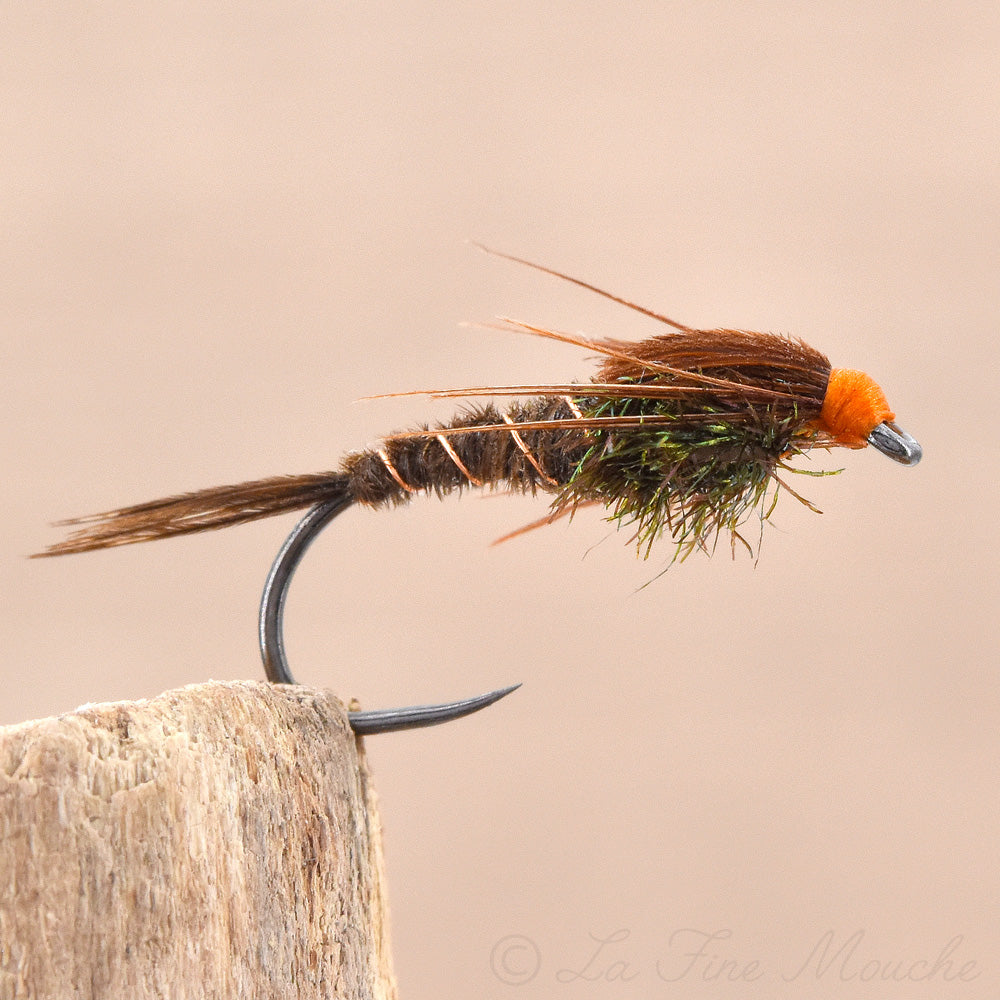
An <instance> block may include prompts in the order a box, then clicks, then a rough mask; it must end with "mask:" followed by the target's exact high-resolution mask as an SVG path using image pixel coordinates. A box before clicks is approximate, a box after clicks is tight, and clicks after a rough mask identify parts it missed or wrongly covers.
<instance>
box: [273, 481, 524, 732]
mask: <svg viewBox="0 0 1000 1000" xmlns="http://www.w3.org/2000/svg"><path fill="white" fill-rule="evenodd" d="M353 502H354V499H353V497H351V495H350V494H349V493H348V492H346V491H345V492H344V493H342V494H341V495H339V496H337V497H335V498H334V499H332V500H326V501H324V502H323V503H319V504H317V505H316V506H315V507H313V508H312V509H311V510H310V511H309V512H308V513H307V514H306V515H305V517H303V518H302V520H300V521H299V523H298V524H297V525H296V526H295V527H294V528H293V529H292V532H291V534H290V535H289V536H288V538H286V539H285V543H284V545H282V546H281V549H280V550H279V552H278V555H277V556H276V557H275V560H274V563H273V564H272V566H271V571H270V572H269V573H268V575H267V580H266V581H265V583H264V592H263V594H262V595H261V600H260V618H259V621H258V637H259V640H260V653H261V658H262V659H263V661H264V673H265V675H266V676H267V679H268V680H269V681H270V682H271V683H272V684H295V683H296V681H295V678H294V677H293V676H292V672H291V670H290V669H289V666H288V658H287V657H286V655H285V638H284V615H285V598H286V597H287V596H288V585H289V584H290V583H291V580H292V575H293V574H294V573H295V570H296V568H297V567H298V565H299V562H300V561H301V560H302V556H303V555H305V552H306V549H308V548H309V546H310V545H311V544H312V542H313V541H314V540H315V538H316V536H317V535H318V534H319V533H320V532H321V531H322V530H323V529H324V528H325V527H326V526H327V525H328V524H329V523H330V522H331V521H332V520H333V519H334V518H335V517H336V516H337V515H338V514H340V513H342V512H343V511H345V510H347V508H348V507H350V506H351V505H352V504H353ZM520 686H521V685H520V684H514V685H511V686H510V687H506V688H499V689H498V690H496V691H490V692H488V693H487V694H481V695H477V696H476V697H473V698H465V699H463V700H462V701H453V702H448V703H446V704H442V705H410V706H408V707H406V708H384V709H372V710H369V711H364V712H348V713H347V718H348V720H349V722H350V724H351V728H352V729H353V730H354V732H355V733H357V734H358V735H359V736H370V735H373V734H374V733H392V732H397V731H399V730H402V729H421V728H423V727H424V726H437V725H440V724H441V723H442V722H450V721H451V720H452V719H460V718H461V717H462V716H463V715H471V714H472V713H473V712H478V711H479V710H480V709H482V708H487V707H488V706H490V705H492V704H494V702H497V701H499V700H500V699H501V698H503V697H505V696H506V695H508V694H510V693H511V692H512V691H516V690H517V688H519V687H520Z"/></svg>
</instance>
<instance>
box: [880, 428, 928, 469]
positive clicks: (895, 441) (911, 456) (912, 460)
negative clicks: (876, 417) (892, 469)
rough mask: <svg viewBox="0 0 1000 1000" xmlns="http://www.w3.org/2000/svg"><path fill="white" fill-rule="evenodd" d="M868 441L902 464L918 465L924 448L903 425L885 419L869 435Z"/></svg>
mask: <svg viewBox="0 0 1000 1000" xmlns="http://www.w3.org/2000/svg"><path fill="white" fill-rule="evenodd" d="M868 443H869V444H870V445H872V447H874V448H877V449H878V450H879V451H880V452H882V454H883V455H888V456H889V458H891V459H892V460H893V461H894V462H899V463H900V465H916V464H917V462H919V461H920V459H921V458H923V456H924V449H923V448H921V447H920V445H919V444H918V443H917V441H916V440H915V439H914V438H912V437H910V435H909V434H907V433H906V431H904V430H903V429H902V428H901V427H898V426H897V425H896V424H894V423H892V421H890V420H884V421H883V422H882V423H880V424H879V425H878V426H877V427H876V428H875V429H874V430H873V431H872V432H871V434H869V435H868Z"/></svg>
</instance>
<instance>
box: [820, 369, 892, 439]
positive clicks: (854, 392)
mask: <svg viewBox="0 0 1000 1000" xmlns="http://www.w3.org/2000/svg"><path fill="white" fill-rule="evenodd" d="M895 419H896V414H895V413H893V412H892V410H890V409H889V404H888V402H887V401H886V398H885V393H884V392H882V390H881V388H880V387H879V385H878V383H877V382H876V381H875V380H874V379H873V378H872V377H871V375H866V374H865V373H864V372H859V371H853V370H852V369H850V368H834V369H833V371H831V372H830V381H829V383H828V385H827V387H826V395H825V396H824V397H823V409H822V411H821V412H820V415H819V425H820V427H821V428H822V429H823V430H825V431H826V432H827V433H828V434H830V435H831V436H832V437H834V438H836V440H837V443H838V444H842V445H846V446H847V447H849V448H863V447H864V446H865V445H866V444H867V442H868V435H869V434H871V432H872V431H873V430H874V429H875V428H876V427H877V426H878V425H879V424H881V423H882V422H883V421H886V420H895Z"/></svg>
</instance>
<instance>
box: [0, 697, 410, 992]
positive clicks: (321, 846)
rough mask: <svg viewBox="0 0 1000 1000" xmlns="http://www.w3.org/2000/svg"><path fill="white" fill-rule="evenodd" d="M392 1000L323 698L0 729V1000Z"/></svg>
mask: <svg viewBox="0 0 1000 1000" xmlns="http://www.w3.org/2000/svg"><path fill="white" fill-rule="evenodd" d="M71 996H72V997H77V998H95V1000H96V998H102V1000H110V998H117V997H123V998H124V997H128V998H130V1000H131V998H140V997H170V998H185V997H199V998H208V997H220V998H221V997H226V998H233V997H247V998H249V997H281V998H283V1000H285V998H290V997H302V998H305V997H331V996H336V997H344V998H348V1000H355V998H358V1000H361V998H373V1000H383V998H385V1000H393V998H395V996H396V988H395V982H394V980H393V975H392V968H391V960H390V955H389V939H388V930H387V905H386V897H385V876H384V871H383V862H382V844H381V833H380V826H379V816H378V808H377V803H376V799H375V794H374V792H373V790H372V787H371V779H370V775H369V772H368V768H367V765H366V762H365V757H364V752H363V749H362V748H361V746H360V743H359V741H356V740H355V737H354V734H353V733H352V732H351V730H350V728H349V726H348V724H347V717H346V713H345V711H344V707H343V705H341V703H340V702H339V701H338V700H337V699H336V698H335V697H333V695H331V694H328V693H326V692H322V691H316V690H312V689H309V688H303V687H274V686H271V685H267V684H257V683H214V682H213V683H207V684H199V685H193V686H191V687H187V688H183V689H181V690H177V691H169V692H167V693H166V694H163V695H161V696H160V697H158V698H153V699H151V700H149V701H140V702H128V703H118V704H107V705H88V706H84V707H83V708H80V709H79V710H77V711H76V712H73V713H70V714H68V715H64V716H61V717H59V718H53V719H42V720H39V721H37V722H28V723H24V724H21V725H17V726H10V727H6V728H4V729H0V997H3V998H15V997H71Z"/></svg>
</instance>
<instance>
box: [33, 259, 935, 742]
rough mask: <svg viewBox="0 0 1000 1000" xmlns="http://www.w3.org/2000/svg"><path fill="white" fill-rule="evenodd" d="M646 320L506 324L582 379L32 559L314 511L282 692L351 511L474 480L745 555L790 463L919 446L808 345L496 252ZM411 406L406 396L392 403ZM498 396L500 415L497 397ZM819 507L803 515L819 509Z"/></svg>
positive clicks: (851, 375)
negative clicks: (751, 525)
mask: <svg viewBox="0 0 1000 1000" xmlns="http://www.w3.org/2000/svg"><path fill="white" fill-rule="evenodd" d="M498 256H501V257H505V258H506V259H508V260H512V261H515V262H517V263H521V264H526V265H528V266H529V267H533V268H535V269H536V270H539V271H542V272H544V273H546V274H550V275H553V276H555V277H557V278H560V279H562V280H565V281H569V282H571V283H573V284H575V285H578V286H580V287H582V288H585V289H588V290H589V291H592V292H595V293H596V294H598V295H600V296H603V297H604V298H606V299H610V300H611V301H613V302H617V303H619V304H621V305H623V306H625V307H626V308H628V309H631V310H633V311H635V312H637V313H641V314H642V315H644V316H647V317H650V318H652V319H654V320H656V321H658V322H660V323H662V324H664V325H665V326H667V327H669V328H670V330H669V332H666V333H661V334H659V335H658V336H654V337H650V338H648V339H646V340H642V341H637V342H628V341H623V340H617V339H591V338H588V337H584V336H581V335H576V334H570V333H561V332H558V331H554V330H549V329H545V328H542V327H539V326H533V325H531V324H527V323H520V322H515V321H511V320H507V321H504V323H503V326H504V327H505V328H507V329H511V330H516V331H519V332H523V333H529V334H533V335H535V336H539V337H545V338H549V339H553V340H558V341H562V342H564V343H568V344H572V345H575V346H577V347H581V348H584V349H586V350H588V351H591V352H593V353H594V354H596V355H597V356H598V357H599V358H600V364H599V367H598V369H597V372H596V374H595V375H594V376H593V378H592V379H591V381H589V382H583V383H577V382H567V383H560V384H541V385H508V386H478V387H476V386H473V387H469V388H464V389H446V390H437V391H432V392H429V393H427V395H430V396H434V397H441V398H451V397H465V398H479V399H485V400H487V402H485V403H480V404H478V405H475V406H473V407H471V408H469V409H467V410H466V411H464V412H462V413H460V414H459V415H457V416H456V417H455V418H454V419H453V420H452V421H450V422H448V423H443V424H438V425H436V426H434V427H428V426H423V427H420V428H417V429H415V430H411V431H406V432H402V433H395V434H390V435H388V436H387V437H385V438H383V440H382V441H381V443H380V444H379V445H377V446H376V447H373V448H367V449H364V450H362V451H357V452H352V453H350V454H348V455H347V456H346V457H345V458H344V459H343V461H342V462H341V464H340V468H339V469H337V470H335V471H330V472H320V473H313V474H308V475H299V476H275V477H272V478H269V479H261V480H256V481H253V482H247V483H240V484H238V485H233V486H220V487H211V488H209V489H204V490H199V491H197V492H193V493H184V494H180V495H177V496H171V497H167V498H165V499H162V500H154V501H151V502H148V503H141V504H136V505H133V506H129V507H121V508H118V509H117V510H112V511H108V512H106V513H103V514H96V515H91V516H89V517H82V518H74V519H72V520H69V521H64V522H60V523H61V524H64V525H70V526H73V527H74V528H75V530H74V531H73V532H72V533H71V534H70V535H69V537H67V538H66V539H65V540H63V541H60V542H57V543H56V544H54V545H52V546H50V547H49V548H47V549H46V550H45V551H43V552H41V553H38V555H40V556H55V555H64V554H68V553H75V552H87V551H90V550H93V549H104V548H111V547H114V546H118V545H128V544H132V543H134V542H145V541H151V540H154V539H158V538H169V537H171V536H174V535H185V534H190V533H192V532H200V531H209V530H213V529H217V528H225V527H229V526H231V525H236V524H242V523H244V522H248V521H256V520H259V519H260V518H265V517H271V516H273V515H277V514H283V513H286V512H289V511H294V510H301V509H305V508H310V510H309V513H308V514H307V515H306V516H305V517H304V518H303V519H302V521H300V522H299V524H298V525H297V526H296V528H295V529H294V531H293V532H292V534H291V535H290V536H289V537H288V539H287V541H286V542H285V545H284V546H283V547H282V550H281V551H280V552H279V554H278V557H277V558H276V560H275V562H274V565H273V566H272V568H271V572H270V575H269V576H268V579H267V583H266V585H265V588H264V596H263V599H262V602H261V613H260V622H259V628H260V643H261V651H262V655H263V659H264V666H265V672H266V674H267V676H268V679H269V680H271V681H274V682H276V683H294V679H293V677H292V675H291V672H290V670H289V668H288V663H287V658H286V656H285V652H284V642H283V630H282V618H283V609H284V602H285V596H286V594H287V588H288V583H289V581H290V579H291V575H292V573H293V572H294V569H295V567H296V566H297V565H298V562H299V560H300V559H301V557H302V555H303V553H304V552H305V550H306V548H307V547H308V545H309V544H310V542H311V541H312V540H313V538H315V537H316V535H317V534H318V533H319V532H320V531H321V530H322V528H323V527H325V526H326V525H327V524H328V523H329V522H330V521H331V520H332V519H333V518H334V517H336V516H337V515H338V514H340V513H341V512H342V511H344V510H346V509H347V508H348V507H350V506H353V505H355V504H360V505H362V506H367V507H385V506H392V505H396V504H401V503H406V502H408V501H409V500H410V499H412V498H413V497H414V496H416V495H418V494H429V493H436V494H437V495H438V496H439V497H443V496H445V495H447V494H449V493H453V492H457V491H462V490H464V489H468V488H471V487H478V488H485V489H497V488H503V489H506V490H508V491H511V492H516V493H532V494H533V493H538V492H541V493H544V494H547V495H549V496H550V497H551V498H552V500H551V505H550V510H549V514H548V516H547V517H546V518H545V519H543V522H542V523H547V522H551V521H553V520H555V519H557V518H559V517H562V516H565V515H569V514H572V513H573V512H575V511H576V510H578V509H580V508H581V507H582V506H585V505H599V506H602V507H604V508H605V509H606V510H607V512H608V518H609V520H612V521H614V522H616V523H617V524H618V525H630V526H632V530H633V532H634V534H633V537H634V539H635V540H636V542H637V544H638V546H639V548H640V550H641V552H642V553H643V554H648V552H649V548H650V546H651V545H652V543H653V542H654V541H655V540H656V539H657V538H659V537H661V536H664V535H666V536H668V537H669V538H670V539H671V541H672V542H673V546H674V557H675V558H678V557H680V558H684V557H686V556H687V555H688V554H690V553H691V552H692V551H694V550H696V549H700V550H705V551H710V550H711V549H712V548H713V547H714V546H715V544H716V541H717V540H718V538H719V537H720V536H728V537H729V538H730V539H731V542H732V544H733V546H734V547H735V546H736V545H737V544H742V545H743V546H745V547H746V548H747V549H749V550H750V551H753V547H752V545H751V544H750V543H749V542H748V541H747V540H746V539H745V537H744V536H743V534H741V532H740V528H741V527H742V526H743V525H744V523H745V522H746V521H748V520H749V519H751V518H753V517H755V516H756V517H757V518H758V519H759V521H760V523H761V525H763V523H764V522H765V521H766V520H767V519H768V518H769V517H770V515H771V513H772V511H773V510H774V505H775V503H776V502H777V499H778V496H779V495H780V493H781V492H783V491H784V492H788V493H789V494H791V495H792V496H794V497H795V498H796V499H798V500H800V501H801V502H803V503H806V504H808V505H809V506H810V507H811V506H812V505H811V504H809V502H808V501H807V500H805V499H804V498H803V497H801V496H800V495H799V494H798V493H797V492H796V491H795V490H794V489H792V487H790V486H789V485H788V483H787V474H790V473H794V472H803V471H806V472H807V474H813V475H815V474H819V475H823V474H826V473H809V472H808V470H802V469H796V468H795V467H793V466H792V465H791V462H792V461H793V460H794V459H795V458H796V457H798V456H801V455H803V454H805V453H806V452H809V451H812V450H815V449H830V448H834V447H845V448H864V447H866V446H867V445H871V446H872V447H874V448H875V449H877V450H878V451H880V452H882V453H883V454H884V455H887V456H888V457H889V458H891V459H893V460H895V461H897V462H899V463H901V464H903V465H916V464H917V462H919V461H920V458H921V455H922V452H921V448H920V445H919V444H917V442H916V441H915V440H914V439H913V438H912V437H911V436H910V435H909V434H907V433H906V432H905V431H903V430H902V429H901V428H900V427H898V426H897V425H896V423H895V414H894V413H893V412H892V410H891V409H890V408H889V404H888V402H887V400H886V397H885V394H884V393H883V391H882V389H881V388H880V387H879V386H878V384H877V383H876V382H875V380H874V379H872V378H871V376H869V375H867V374H865V373H864V372H861V371H856V370H853V369H844V368H833V367H832V366H831V364H830V361H829V359H828V358H827V357H826V356H825V355H824V354H822V353H820V352H819V351H817V350H815V349H814V348H812V347H810V346H809V345H807V344H806V343H805V342H804V341H802V340H798V339H792V338H789V337H785V336H780V335H777V334H772V333H755V332H752V331H748V330H735V329H706V330H701V329H695V328H693V327H689V326H685V325H684V324H682V323H678V322H677V321H675V320H673V319H670V318H669V317H667V316H664V315H662V314H660V313H658V312H654V311H652V310H650V309H646V308H644V307H643V306H640V305H637V304H635V303H633V302H629V301H628V300H626V299H623V298H620V297H618V296H616V295H613V294H612V293H610V292H607V291H604V290H603V289H601V288H598V287H596V286H594V285H592V284H589V283H588V282H585V281H581V280H580V279H578V278H573V277H570V276H569V275H566V274H563V273H561V272H559V271H555V270H552V269H551V268H547V267H542V266H541V265H538V264H533V263H532V262H530V261H526V260H522V259H521V258H518V257H510V256H508V255H506V254H498ZM404 395H405V394H404ZM502 400H508V402H507V403H506V405H504V404H503V403H502V402H501V401H502ZM813 509H815V508H813ZM511 690H513V688H506V689H501V690H499V691H494V692H490V693H489V694H487V695H482V696H479V697H478V698H472V699H467V700H465V701H462V702H453V703H450V704H447V705H431V706H415V707H410V708H404V709H389V710H385V711H374V712H372V711H369V712H354V713H351V715H350V719H351V724H352V726H353V727H354V729H355V730H356V731H357V732H363V733H371V732H385V731H389V730H394V729H402V728H414V727H417V726H423V725H431V724H435V723H438V722H443V721H446V720H447V719H450V718H455V717H457V716H458V715H464V714H467V713H468V712H471V711H476V710H477V709H479V708H482V707H485V705H487V704H491V703H492V702H493V701H496V700H497V699H498V698H500V697H503V695H505V694H507V693H509V691H511Z"/></svg>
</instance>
